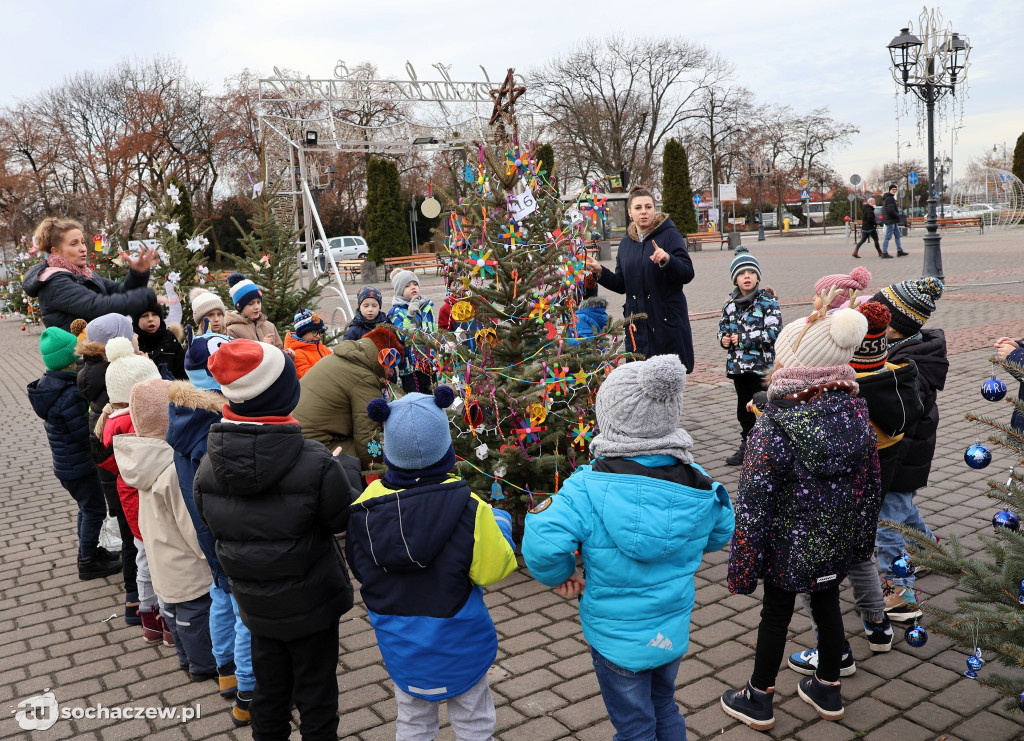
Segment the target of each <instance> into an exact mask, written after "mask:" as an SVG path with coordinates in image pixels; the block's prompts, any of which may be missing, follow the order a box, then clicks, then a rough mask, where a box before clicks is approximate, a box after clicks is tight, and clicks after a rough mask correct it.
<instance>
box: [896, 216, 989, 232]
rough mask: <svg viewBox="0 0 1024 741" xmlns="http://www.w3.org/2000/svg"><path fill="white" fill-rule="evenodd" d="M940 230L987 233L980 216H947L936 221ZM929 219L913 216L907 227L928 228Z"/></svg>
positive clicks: (908, 220)
mask: <svg viewBox="0 0 1024 741" xmlns="http://www.w3.org/2000/svg"><path fill="white" fill-rule="evenodd" d="M936 221H937V222H938V227H939V229H977V230H979V232H980V233H981V234H984V233H985V222H984V220H983V219H982V218H981V217H980V216H947V217H946V218H944V219H942V218H940V219H936ZM927 224H928V219H927V217H925V216H911V217H910V218H909V219H907V226H908V227H914V226H920V227H926V226H927Z"/></svg>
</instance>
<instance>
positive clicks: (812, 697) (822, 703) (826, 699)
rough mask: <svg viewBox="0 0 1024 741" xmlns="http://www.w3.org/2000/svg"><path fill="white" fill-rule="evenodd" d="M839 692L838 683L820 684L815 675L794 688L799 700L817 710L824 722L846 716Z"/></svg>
mask: <svg viewBox="0 0 1024 741" xmlns="http://www.w3.org/2000/svg"><path fill="white" fill-rule="evenodd" d="M841 690H842V688H841V687H840V686H839V682H836V683H835V684H829V683H828V682H822V681H821V680H820V679H818V675H817V674H814V675H812V676H810V677H806V678H804V679H801V680H800V683H799V684H798V685H797V687H796V691H797V693H798V694H799V695H800V699H801V700H803V701H804V702H806V703H807V704H808V705H810V706H811V707H812V708H814V709H815V710H817V711H818V715H820V716H821V717H822V718H824V719H825V720H842V719H843V715H845V714H846V711H845V710H844V709H843V695H842V691H841Z"/></svg>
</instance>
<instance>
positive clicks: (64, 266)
mask: <svg viewBox="0 0 1024 741" xmlns="http://www.w3.org/2000/svg"><path fill="white" fill-rule="evenodd" d="M46 264H47V265H49V266H50V267H51V268H54V269H56V270H67V271H68V272H69V273H74V274H75V275H81V276H82V277H83V278H91V277H92V271H91V270H90V269H89V268H88V267H87V266H85V267H78V266H77V265H75V264H74V263H73V262H71V261H70V260H68V259H67V258H66V257H62V256H61V255H57V254H55V253H53V252H51V253H50V255H49V257H47V258H46Z"/></svg>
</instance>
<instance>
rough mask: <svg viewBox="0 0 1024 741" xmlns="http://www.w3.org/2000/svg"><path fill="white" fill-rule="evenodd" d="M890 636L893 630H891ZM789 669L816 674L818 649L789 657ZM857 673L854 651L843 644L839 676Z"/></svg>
mask: <svg viewBox="0 0 1024 741" xmlns="http://www.w3.org/2000/svg"><path fill="white" fill-rule="evenodd" d="M889 633H890V635H891V634H892V629H891V628H890V629H889ZM788 663H789V668H790V669H792V670H793V671H795V672H799V673H800V674H808V675H810V674H814V672H815V671H816V670H817V668H818V649H816V648H812V649H808V650H807V651H797V652H796V653H793V654H790V655H789V662H788ZM855 671H857V664H856V663H854V661H853V651H851V650H850V642H849V641H847V642H846V643H844V644H843V660H842V661H841V662H840V663H839V676H841V677H848V676H850V675H851V674H853V673H854V672H855Z"/></svg>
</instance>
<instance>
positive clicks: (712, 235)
mask: <svg viewBox="0 0 1024 741" xmlns="http://www.w3.org/2000/svg"><path fill="white" fill-rule="evenodd" d="M712 242H718V245H719V246H718V249H720V250H721V249H724V248H725V246H726V245H727V244H729V238H728V237H727V236H725V235H724V234H722V232H694V233H693V234H687V235H686V247H687V249H692V250H693V251H695V252H700V251H701V250H702V249H703V245H704V244H705V243H707V244H710V243H712Z"/></svg>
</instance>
